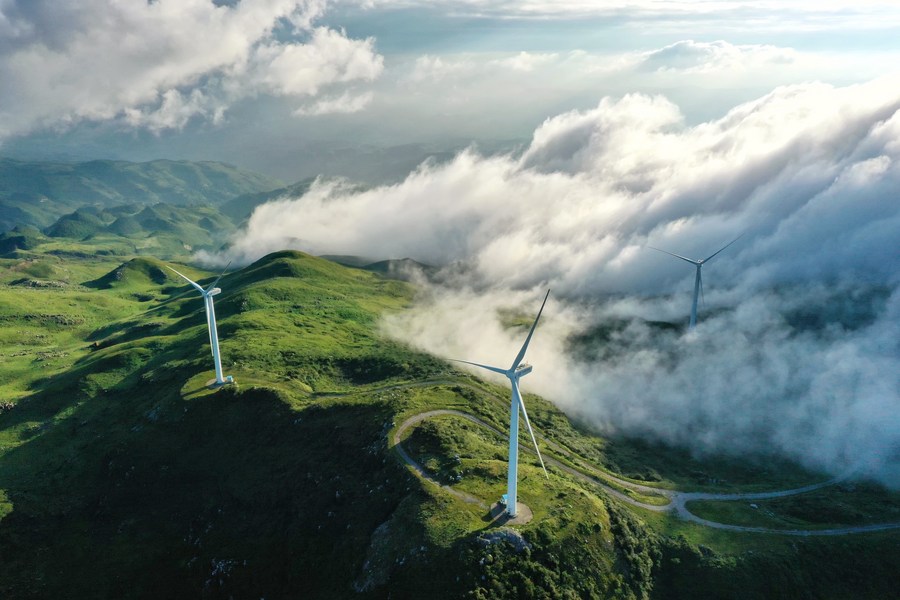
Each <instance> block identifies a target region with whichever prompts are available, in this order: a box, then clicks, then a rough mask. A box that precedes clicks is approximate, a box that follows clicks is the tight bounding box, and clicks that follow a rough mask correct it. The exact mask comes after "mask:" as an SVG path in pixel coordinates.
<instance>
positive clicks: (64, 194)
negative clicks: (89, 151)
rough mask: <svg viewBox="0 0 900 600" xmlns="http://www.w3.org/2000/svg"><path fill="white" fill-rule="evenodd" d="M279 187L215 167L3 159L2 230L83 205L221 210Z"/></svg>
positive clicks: (39, 222)
mask: <svg viewBox="0 0 900 600" xmlns="http://www.w3.org/2000/svg"><path fill="white" fill-rule="evenodd" d="M277 188H284V184H283V182H281V181H278V180H276V179H272V178H269V177H266V176H264V175H260V174H258V173H252V172H250V171H245V170H243V169H239V168H237V167H234V166H231V165H226V164H223V163H216V162H187V161H172V160H155V161H151V162H145V163H132V162H125V161H108V160H95V161H90V162H82V163H50V162H28V161H19V160H12V159H7V158H0V231H8V230H10V229H12V228H13V227H15V226H17V225H32V226H34V227H37V228H45V227H49V226H51V225H53V223H54V222H55V221H56V220H57V219H58V218H60V217H61V216H63V215H65V214H67V213H71V212H73V211H75V210H77V209H79V208H81V207H83V206H95V207H99V208H112V207H116V206H122V205H135V204H137V205H154V204H158V203H160V202H164V203H167V204H172V205H176V206H202V205H210V206H222V205H225V204H226V203H228V202H229V201H230V200H233V199H235V198H237V197H239V196H244V195H248V194H251V195H252V194H258V193H260V192H266V191H269V190H274V189H277ZM251 210H252V208H251ZM248 214H249V213H248ZM82 217H84V215H82Z"/></svg>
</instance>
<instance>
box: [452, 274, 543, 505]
mask: <svg viewBox="0 0 900 600" xmlns="http://www.w3.org/2000/svg"><path fill="white" fill-rule="evenodd" d="M549 295H550V290H547V294H546V295H545V296H544V302H543V303H541V309H540V310H539V311H538V314H537V317H535V319H534V323H533V324H532V325H531V331H529V332H528V337H527V338H525V343H524V344H522V349H521V350H519V354H517V355H516V359H515V360H514V361H513V364H512V366H511V367H510V368H508V369H501V368H500V367H491V366H488V365H481V364H478V363H474V362H469V361H467V360H457V361H455V362H461V363H466V364H467V365H474V366H476V367H481V368H482V369H487V370H488V371H493V372H494V373H500V374H501V375H505V376H506V377H507V378H508V379H509V383H510V385H511V386H512V403H511V405H510V409H509V414H510V417H509V470H508V472H507V477H506V512H507V514H508V515H509V516H510V517H511V518H512V517H515V516H516V493H517V477H518V468H519V410H520V409H521V411H522V416H524V417H525V425H527V426H528V433H529V434H531V442H532V443H533V444H534V449H535V451H536V452H537V455H538V460H540V461H541V468H542V469H544V475H546V476H547V477H548V479H549V475H547V467H545V466H544V459H543V458H542V457H541V451H540V449H539V448H538V445H537V439H535V437H534V430H533V429H532V428H531V422H530V421H529V420H528V412H527V411H526V410H525V403H524V402H522V395H521V394H520V393H519V379H521V378H522V377H524V376H525V375H528V374H529V373H531V365H529V364H527V363H526V364H523V363H522V359H523V358H525V351H526V350H528V343H529V342H530V341H531V336H532V335H533V334H534V329H535V327H537V324H538V319H540V318H541V313H542V312H543V311H544V304H547V297H548V296H549Z"/></svg>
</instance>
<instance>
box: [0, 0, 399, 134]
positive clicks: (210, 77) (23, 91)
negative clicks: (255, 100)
mask: <svg viewBox="0 0 900 600" xmlns="http://www.w3.org/2000/svg"><path fill="white" fill-rule="evenodd" d="M324 5H325V3H324V1H323V0H255V1H253V2H213V1H212V0H155V1H152V2H148V1H146V0H124V1H119V0H78V1H77V2H75V1H73V0H54V1H52V2H51V1H48V0H2V1H0V81H2V82H3V84H2V86H0V141H2V140H3V139H4V138H8V137H10V136H13V135H17V134H24V133H28V132H30V131H33V130H35V129H39V128H43V127H63V126H66V125H68V124H72V123H75V122H78V121H84V120H88V121H101V120H109V119H116V120H119V121H121V123H122V124H125V125H128V126H132V127H142V128H147V129H150V130H152V131H160V130H163V129H173V128H181V127H183V126H184V125H185V124H186V123H187V122H188V121H189V120H190V119H191V118H193V117H199V118H204V119H208V120H211V121H213V122H215V121H218V120H220V119H221V118H222V117H223V115H224V113H225V111H226V110H227V109H228V108H229V107H230V106H231V105H233V104H234V103H236V102H239V101H240V100H242V99H245V98H249V97H254V96H257V95H271V96H277V97H288V98H294V99H295V100H296V102H297V103H298V104H299V105H300V108H299V109H298V111H300V113H301V114H303V111H304V110H307V111H309V110H316V111H318V112H319V113H321V112H323V111H324V110H327V108H328V106H329V105H328V103H327V102H324V103H323V101H321V100H320V101H319V102H318V103H316V104H315V105H314V107H313V108H310V109H306V108H304V104H303V102H304V101H305V99H308V98H310V97H312V96H317V95H320V94H322V93H327V92H329V90H330V88H331V87H333V86H341V85H346V84H349V83H352V82H360V81H363V82H365V81H371V80H372V79H374V78H376V77H377V76H378V75H379V74H380V73H381V71H382V69H383V64H382V63H383V61H382V58H381V56H379V55H377V54H375V53H374V50H373V43H374V42H373V40H353V39H350V38H348V37H347V36H346V34H345V33H344V32H341V31H336V30H333V29H329V28H326V27H320V26H316V25H315V24H314V22H315V19H316V18H318V17H319V16H320V15H321V14H322V12H323V10H324ZM350 93H351V92H349V91H346V90H345V91H343V94H345V95H346V94H350ZM341 97H344V100H343V102H342V103H340V106H338V107H337V109H338V110H342V111H344V112H346V111H347V110H348V107H351V108H352V107H354V106H360V104H361V103H360V102H359V101H357V102H356V104H355V105H354V104H353V103H352V102H351V101H350V100H349V97H345V96H341ZM357 110H358V108H357Z"/></svg>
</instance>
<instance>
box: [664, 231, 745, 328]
mask: <svg viewBox="0 0 900 600" xmlns="http://www.w3.org/2000/svg"><path fill="white" fill-rule="evenodd" d="M743 235H744V234H741V235H739V236H737V237H736V238H734V239H733V240H731V241H730V242H728V243H727V244H725V245H724V246H722V247H721V248H719V249H718V250H716V251H715V252H713V253H712V254H710V255H709V256H707V257H706V258H702V259H700V260H693V259H690V258H687V257H684V256H681V255H680V254H673V253H672V252H669V251H668V250H663V249H662V248H654V247H653V246H648V248H650V249H652V250H657V251H659V252H663V253H665V254H668V255H669V256H674V257H675V258H680V259H681V260H684V261H687V262H689V263H691V264H692V265H694V267H696V269H697V272H696V275H695V276H694V300H693V301H692V302H691V323H690V325H688V329H693V328H694V326H696V325H697V299H698V297H699V296H700V293H701V291H702V290H703V278H702V277H701V275H700V269H701V268H702V267H703V265H705V264H706V263H707V262H709V261H710V260H711V259H712V257H714V256H715V255H716V254H718V253H719V252H721V251H722V250H724V249H725V248H727V247H728V246H730V245H732V244H733V243H735V242H736V241H738V240H739V239H741V236H743Z"/></svg>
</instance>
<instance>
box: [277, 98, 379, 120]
mask: <svg viewBox="0 0 900 600" xmlns="http://www.w3.org/2000/svg"><path fill="white" fill-rule="evenodd" d="M372 97H373V94H372V92H366V93H364V94H359V95H354V94H351V93H349V92H344V93H343V94H341V95H340V96H337V97H335V98H322V99H321V100H319V101H317V102H316V103H315V104H313V105H312V106H303V107H300V108H298V109H297V110H296V111H295V112H294V114H296V115H301V116H317V115H333V114H347V113H355V112H359V111H361V110H363V109H364V108H365V107H366V106H368V105H369V103H370V102H372Z"/></svg>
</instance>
